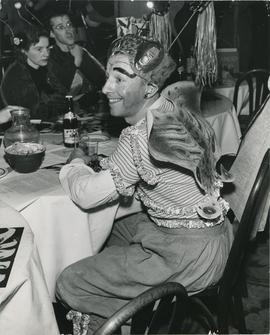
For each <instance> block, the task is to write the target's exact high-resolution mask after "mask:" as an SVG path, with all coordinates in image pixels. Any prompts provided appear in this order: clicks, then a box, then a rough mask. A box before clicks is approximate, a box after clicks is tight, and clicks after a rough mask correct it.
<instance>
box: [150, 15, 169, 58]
mask: <svg viewBox="0 0 270 335" xmlns="http://www.w3.org/2000/svg"><path fill="white" fill-rule="evenodd" d="M149 30H150V32H149V35H150V36H151V37H153V38H154V39H156V40H158V41H159V42H160V43H161V44H162V45H163V47H164V50H165V52H166V51H167V50H168V49H169V46H170V44H171V39H172V28H171V24H170V18H169V13H166V14H164V15H158V14H155V13H153V14H152V15H151V18H150V24H149Z"/></svg>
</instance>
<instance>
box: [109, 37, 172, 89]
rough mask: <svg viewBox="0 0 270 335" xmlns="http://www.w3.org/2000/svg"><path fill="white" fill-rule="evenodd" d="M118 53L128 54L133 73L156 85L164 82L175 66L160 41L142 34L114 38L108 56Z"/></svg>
mask: <svg viewBox="0 0 270 335" xmlns="http://www.w3.org/2000/svg"><path fill="white" fill-rule="evenodd" d="M119 53H120V54H124V55H127V56H128V58H129V62H130V65H131V68H132V70H133V71H134V73H135V74H137V75H138V76H139V77H141V78H143V79H145V80H146V81H148V82H152V83H154V84H156V85H157V86H158V87H161V86H162V85H163V84H164V82H165V80H166V79H167V78H168V77H169V76H170V74H171V73H172V72H173V71H174V69H175V68H176V64H175V62H174V61H173V59H172V58H171V56H170V55H169V54H167V53H165V52H164V48H163V46H162V45H161V44H160V42H158V41H156V40H153V39H148V38H147V39H146V38H144V37H142V36H138V35H133V34H128V35H125V36H123V37H120V38H118V39H117V40H115V41H114V42H113V43H112V45H111V48H110V50H109V53H108V56H109V57H111V56H113V55H115V54H119Z"/></svg>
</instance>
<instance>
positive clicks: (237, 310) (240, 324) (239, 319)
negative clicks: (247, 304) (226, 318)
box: [233, 296, 248, 334]
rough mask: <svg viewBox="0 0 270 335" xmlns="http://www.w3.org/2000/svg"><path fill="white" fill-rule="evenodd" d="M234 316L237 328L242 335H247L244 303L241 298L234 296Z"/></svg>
mask: <svg viewBox="0 0 270 335" xmlns="http://www.w3.org/2000/svg"><path fill="white" fill-rule="evenodd" d="M233 300H234V302H233V314H234V318H235V321H236V327H237V329H238V331H239V333H240V334H247V333H248V331H247V327H246V321H245V316H244V309H243V301H242V297H241V296H234V299H233Z"/></svg>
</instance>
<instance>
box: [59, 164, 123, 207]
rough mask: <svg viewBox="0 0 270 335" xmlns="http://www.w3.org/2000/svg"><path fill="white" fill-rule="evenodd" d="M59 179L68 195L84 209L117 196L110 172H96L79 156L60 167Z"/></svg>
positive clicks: (109, 200) (110, 200)
mask: <svg viewBox="0 0 270 335" xmlns="http://www.w3.org/2000/svg"><path fill="white" fill-rule="evenodd" d="M59 179H60V182H61V184H62V186H63V188H64V190H65V192H66V193H67V194H68V195H69V197H70V198H71V199H72V200H73V201H74V202H75V203H76V204H78V205H79V206H80V207H82V208H85V209H87V208H95V207H97V206H99V205H102V204H105V203H108V202H112V201H113V200H115V199H116V198H117V192H116V189H115V185H114V182H113V179H112V177H111V175H110V172H109V171H108V170H107V171H101V172H99V173H96V172H94V171H93V170H92V169H91V168H90V167H88V166H87V165H85V164H84V162H83V161H82V160H81V159H79V158H77V159H74V160H72V162H71V163H70V164H67V165H65V166H64V167H63V168H62V169H61V171H60V174H59Z"/></svg>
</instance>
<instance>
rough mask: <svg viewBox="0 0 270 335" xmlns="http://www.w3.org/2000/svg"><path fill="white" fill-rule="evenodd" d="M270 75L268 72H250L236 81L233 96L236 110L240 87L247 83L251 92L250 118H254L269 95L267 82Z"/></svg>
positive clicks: (261, 70)
mask: <svg viewBox="0 0 270 335" xmlns="http://www.w3.org/2000/svg"><path fill="white" fill-rule="evenodd" d="M269 75H270V73H269V71H267V70H264V69H254V70H251V71H248V72H247V73H245V74H244V75H243V76H241V77H240V78H239V79H238V80H237V81H236V83H235V88H234V96H233V104H234V107H235V109H236V110H237V101H238V91H239V86H240V85H241V84H243V83H247V84H248V90H249V116H250V117H252V116H253V115H254V113H256V111H257V110H258V109H259V108H260V106H261V104H262V103H263V102H264V100H265V98H266V96H267V94H268V87H267V81H268V78H269ZM239 114H240V112H239Z"/></svg>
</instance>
